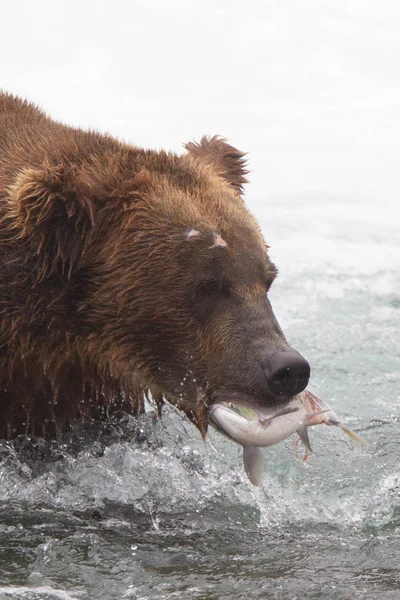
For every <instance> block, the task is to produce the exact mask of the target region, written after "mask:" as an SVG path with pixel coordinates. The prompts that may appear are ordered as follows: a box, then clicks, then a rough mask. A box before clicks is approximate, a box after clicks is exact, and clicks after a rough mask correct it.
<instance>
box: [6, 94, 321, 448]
mask: <svg viewBox="0 0 400 600" xmlns="http://www.w3.org/2000/svg"><path fill="white" fill-rule="evenodd" d="M245 166H246V165H245V161H244V155H243V154H242V153H241V152H239V151H238V150H236V149H235V148H233V147H232V146H230V145H229V144H228V143H227V142H226V141H225V140H224V139H222V138H219V137H213V138H203V139H202V140H201V142H200V143H199V144H195V143H189V144H187V145H186V152H185V153H184V154H183V155H182V156H178V155H175V154H172V153H167V152H163V151H157V152H156V151H152V150H143V149H140V148H137V147H134V146H131V145H128V144H125V143H121V142H119V141H117V140H115V139H114V138H112V137H110V136H108V135H103V134H100V133H97V132H95V131H82V130H80V129H74V128H72V127H67V126H65V125H63V124H60V123H57V122H55V121H53V120H52V119H50V118H49V117H48V116H47V115H46V114H45V113H44V112H42V111H41V110H40V109H38V108H37V107H36V106H34V105H33V104H31V103H29V102H27V101H24V100H21V99H19V98H16V97H14V96H12V95H9V94H5V93H0V206H1V208H0V252H1V258H0V261H1V269H0V307H1V330H0V332H1V333H0V437H7V438H11V437H13V436H15V435H17V434H20V433H28V434H30V433H31V434H37V435H40V436H46V437H52V436H55V435H57V434H59V433H60V432H61V431H63V430H64V429H66V428H68V427H69V426H70V424H71V423H72V422H73V420H74V419H76V418H77V417H80V416H87V417H89V418H91V417H92V416H93V415H96V414H98V412H99V408H102V409H103V410H105V411H106V412H107V411H109V410H110V409H111V407H112V406H114V405H118V406H122V407H124V409H126V410H128V411H130V412H131V413H133V414H137V413H140V412H141V411H143V395H144V394H148V393H149V392H151V395H152V397H153V399H154V400H155V401H156V402H157V403H158V404H159V405H161V403H162V401H163V400H162V399H163V398H166V399H167V400H169V401H170V402H172V403H173V404H175V405H176V406H177V407H179V408H180V409H181V410H183V411H184V412H185V413H186V414H187V415H188V417H189V418H190V419H191V420H192V421H193V422H194V423H196V425H197V426H198V428H199V430H200V432H201V433H202V435H203V436H204V435H205V433H206V429H207V406H208V405H209V404H210V403H212V402H215V401H216V400H219V399H223V398H230V397H231V398H234V397H236V398H237V397H239V398H240V397H241V398H251V399H252V400H253V401H254V402H257V403H259V404H265V403H267V404H271V403H276V402H277V401H279V402H282V401H285V400H288V399H289V398H290V397H292V396H293V395H294V394H296V393H297V392H300V391H301V390H303V389H304V388H305V387H306V385H307V383H308V379H309V365H308V363H307V362H306V360H305V359H304V358H303V357H301V356H300V354H298V353H297V352H296V351H294V350H293V349H292V348H290V346H289V345H288V343H287V342H286V340H285V337H284V335H283V333H282V331H281V329H280V327H279V325H278V323H277V321H276V319H275V317H274V314H273V312H272V309H271V305H270V303H269V300H268V290H269V288H270V286H271V284H272V282H273V280H274V278H275V276H276V268H275V267H274V265H273V264H272V262H271V261H270V259H269V257H268V251H267V248H268V246H266V244H265V243H264V240H263V237H262V235H261V232H260V229H259V227H258V225H257V223H256V221H255V219H254V218H253V217H252V216H251V214H250V213H249V212H248V210H247V209H246V206H245V204H244V201H243V199H242V197H241V194H242V191H243V189H242V188H243V184H244V183H245V182H246V174H247V171H246V169H245Z"/></svg>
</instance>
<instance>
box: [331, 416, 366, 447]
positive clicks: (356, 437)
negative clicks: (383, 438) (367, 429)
mask: <svg viewBox="0 0 400 600" xmlns="http://www.w3.org/2000/svg"><path fill="white" fill-rule="evenodd" d="M332 424H333V425H337V427H340V429H341V430H342V431H344V433H345V434H346V435H348V436H349V438H350V439H352V440H353V442H358V443H359V444H363V445H364V446H366V445H368V444H370V443H371V442H369V441H368V440H366V439H365V438H363V437H361V436H360V435H358V434H357V433H355V431H352V430H351V429H350V428H349V427H347V426H346V425H343V423H338V422H336V421H333V422H332Z"/></svg>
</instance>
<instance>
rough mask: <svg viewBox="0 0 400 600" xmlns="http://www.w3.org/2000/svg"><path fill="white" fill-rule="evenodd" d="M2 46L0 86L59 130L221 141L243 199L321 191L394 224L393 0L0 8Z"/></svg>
mask: <svg viewBox="0 0 400 600" xmlns="http://www.w3.org/2000/svg"><path fill="white" fill-rule="evenodd" d="M0 49H1V61H0V87H2V88H3V89H5V90H7V91H10V92H13V93H16V94H19V95H22V96H26V97H28V98H30V99H32V100H33V101H35V102H37V103H39V104H40V105H42V106H43V107H44V108H45V109H46V110H47V111H48V112H49V113H50V114H51V115H52V116H54V117H55V118H57V119H59V120H62V121H64V122H66V123H69V124H73V125H79V126H82V127H89V126H90V127H92V128H95V129H100V130H102V131H108V132H110V133H111V134H113V135H116V136H118V137H120V138H123V139H124V140H126V141H129V142H132V143H134V144H137V145H141V146H147V147H153V148H157V147H164V148H166V149H171V150H176V151H181V148H182V142H184V141H188V140H190V139H193V138H196V139H198V138H200V136H201V135H203V134H215V133H219V134H221V135H223V136H226V137H227V138H229V140H230V141H231V143H233V144H234V145H236V146H237V147H238V148H240V149H242V150H245V151H248V152H249V159H250V166H251V169H252V175H251V186H250V187H249V188H248V200H249V202H250V204H253V202H257V203H258V202H259V201H260V200H262V201H269V200H270V199H272V198H276V197H279V196H287V195H289V194H290V195H291V194H296V195H299V194H300V195H301V194H309V193H312V194H317V195H318V194H322V193H323V194H324V195H325V196H326V195H334V196H335V197H338V196H344V197H351V198H352V200H353V201H361V202H364V201H365V202H367V203H368V205H370V204H371V202H372V203H374V204H376V205H377V206H378V207H380V208H382V209H383V208H384V204H386V203H389V202H390V203H392V207H391V211H392V212H391V214H392V215H394V216H397V213H398V210H397V204H398V202H397V195H398V192H397V190H398V188H399V183H400V169H399V167H398V162H399V150H400V60H399V56H400V3H399V2H397V1H396V0H381V1H380V2H367V1H365V0H335V2H332V1H329V0H279V1H273V0H249V1H247V2H243V1H241V2H239V1H238V0H213V1H211V0H209V1H205V0H130V1H128V0H116V1H114V2H105V1H104V0H86V1H82V0H81V1H78V0H68V1H65V0H60V1H54V2H52V1H51V0H47V1H46V0H35V1H33V0H8V1H7V0H5V1H3V2H2V3H1V5H0ZM393 204H394V206H393ZM255 212H256V210H255Z"/></svg>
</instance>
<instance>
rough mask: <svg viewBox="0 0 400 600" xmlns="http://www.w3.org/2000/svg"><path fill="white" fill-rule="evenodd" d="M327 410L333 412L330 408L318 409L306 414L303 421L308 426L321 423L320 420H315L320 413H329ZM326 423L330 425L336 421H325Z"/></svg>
mask: <svg viewBox="0 0 400 600" xmlns="http://www.w3.org/2000/svg"><path fill="white" fill-rule="evenodd" d="M327 412H332V409H330V408H328V409H326V410H318V411H317V412H313V413H307V414H306V416H305V417H304V421H303V422H304V423H306V424H307V425H308V426H310V425H317V424H318V423H320V421H318V422H317V423H315V422H314V418H315V417H318V416H319V415H323V414H324V413H327ZM325 424H326V425H328V424H332V425H335V424H336V423H333V421H332V423H327V422H326V421H325Z"/></svg>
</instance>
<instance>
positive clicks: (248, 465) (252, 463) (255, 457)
mask: <svg viewBox="0 0 400 600" xmlns="http://www.w3.org/2000/svg"><path fill="white" fill-rule="evenodd" d="M243 464H244V470H245V471H246V475H247V477H248V478H249V480H250V482H251V483H252V484H253V485H255V486H258V485H260V481H261V478H262V475H263V473H264V457H263V455H262V452H261V450H260V448H257V447H256V446H245V447H244V448H243Z"/></svg>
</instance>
